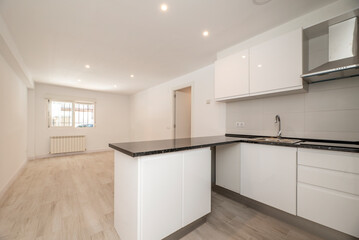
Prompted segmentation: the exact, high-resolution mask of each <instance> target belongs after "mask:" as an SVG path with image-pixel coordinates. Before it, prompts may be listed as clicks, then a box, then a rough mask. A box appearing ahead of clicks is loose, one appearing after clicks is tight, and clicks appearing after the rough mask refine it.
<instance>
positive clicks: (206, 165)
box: [182, 149, 211, 226]
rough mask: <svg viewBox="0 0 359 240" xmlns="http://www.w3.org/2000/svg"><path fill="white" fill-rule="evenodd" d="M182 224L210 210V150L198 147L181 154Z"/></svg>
mask: <svg viewBox="0 0 359 240" xmlns="http://www.w3.org/2000/svg"><path fill="white" fill-rule="evenodd" d="M182 209H183V220H182V226H186V225H188V224H190V223H191V222H193V221H195V220H197V219H199V218H201V217H203V216H204V215H207V214H208V213H210V212H211V151H209V150H208V149H198V150H192V151H188V152H184V156H183V207H182Z"/></svg>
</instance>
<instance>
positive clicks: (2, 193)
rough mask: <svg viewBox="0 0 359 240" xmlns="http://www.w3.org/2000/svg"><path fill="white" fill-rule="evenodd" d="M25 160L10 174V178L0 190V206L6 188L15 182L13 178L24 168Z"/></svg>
mask: <svg viewBox="0 0 359 240" xmlns="http://www.w3.org/2000/svg"><path fill="white" fill-rule="evenodd" d="M26 163H27V161H24V162H23V163H22V164H21V165H20V167H19V168H18V169H17V170H16V171H15V173H14V174H13V175H12V177H11V178H10V180H9V181H8V182H7V183H6V184H5V186H4V187H3V189H1V190H0V206H1V205H2V202H3V201H4V199H3V197H4V195H5V193H6V191H7V190H9V188H10V187H11V185H12V184H13V183H14V182H15V180H16V179H17V178H18V176H20V175H21V174H22V172H23V171H24V170H25V165H26Z"/></svg>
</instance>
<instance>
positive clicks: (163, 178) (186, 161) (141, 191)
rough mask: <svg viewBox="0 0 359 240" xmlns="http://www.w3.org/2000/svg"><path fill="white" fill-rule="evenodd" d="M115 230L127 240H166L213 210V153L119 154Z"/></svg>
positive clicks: (201, 150)
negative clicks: (165, 239) (133, 155)
mask: <svg viewBox="0 0 359 240" xmlns="http://www.w3.org/2000/svg"><path fill="white" fill-rule="evenodd" d="M114 192H115V201H114V208H115V209H114V225H115V229H116V231H117V232H118V234H119V236H120V238H121V239H123V240H153V239H163V238H164V237H167V236H168V235H170V234H172V233H174V232H175V231H177V230H179V229H181V228H182V227H185V226H186V225H188V224H190V223H192V222H193V221H195V220H197V219H199V218H201V217H203V216H205V215H207V214H208V213H210V211H211V151H210V148H201V149H194V150H187V151H179V152H173V153H162V154H156V155H149V156H141V157H130V156H128V155H126V154H122V153H120V152H119V151H115V187H114Z"/></svg>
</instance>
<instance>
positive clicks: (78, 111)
mask: <svg viewBox="0 0 359 240" xmlns="http://www.w3.org/2000/svg"><path fill="white" fill-rule="evenodd" d="M94 124H95V105H94V104H93V103H75V127H93V126H94Z"/></svg>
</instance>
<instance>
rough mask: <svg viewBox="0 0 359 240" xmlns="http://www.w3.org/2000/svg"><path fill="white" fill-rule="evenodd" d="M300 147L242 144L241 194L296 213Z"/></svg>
mask: <svg viewBox="0 0 359 240" xmlns="http://www.w3.org/2000/svg"><path fill="white" fill-rule="evenodd" d="M296 160H297V148H292V147H282V146H271V145H262V144H249V143H241V159H240V161H241V168H240V194H241V195H243V196H246V197H248V198H251V199H254V200H256V201H259V202H262V203H264V204H267V205H269V206H272V207H275V208H278V209H280V210H283V211H286V212H288V213H291V214H296V184H297V175H296V170H297V162H296Z"/></svg>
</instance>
